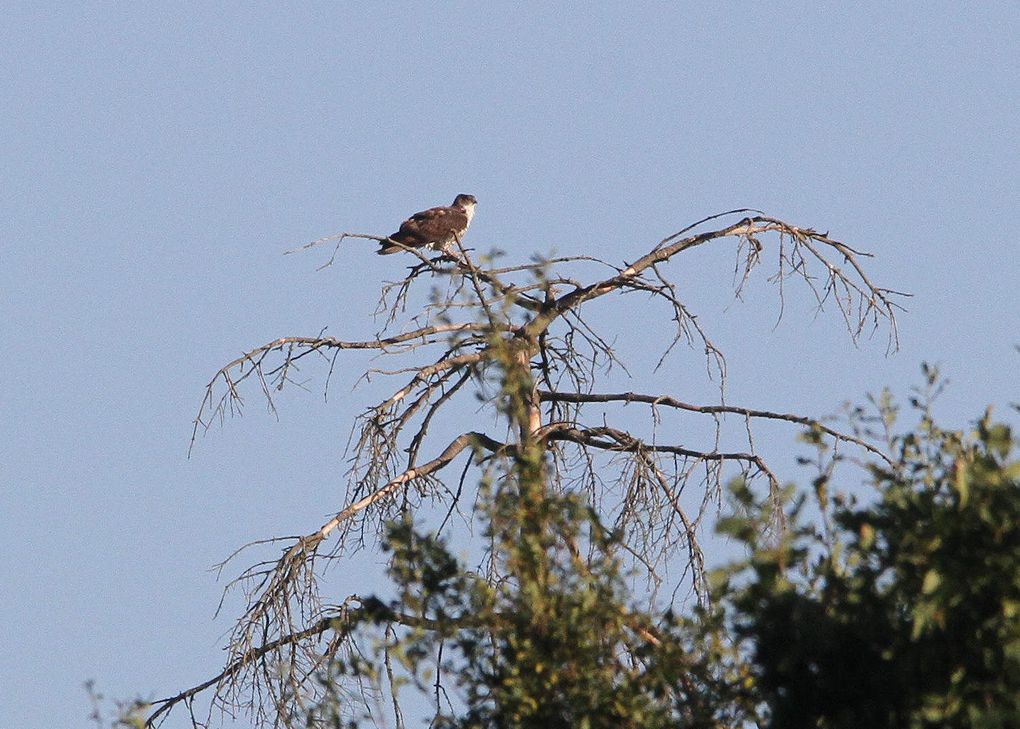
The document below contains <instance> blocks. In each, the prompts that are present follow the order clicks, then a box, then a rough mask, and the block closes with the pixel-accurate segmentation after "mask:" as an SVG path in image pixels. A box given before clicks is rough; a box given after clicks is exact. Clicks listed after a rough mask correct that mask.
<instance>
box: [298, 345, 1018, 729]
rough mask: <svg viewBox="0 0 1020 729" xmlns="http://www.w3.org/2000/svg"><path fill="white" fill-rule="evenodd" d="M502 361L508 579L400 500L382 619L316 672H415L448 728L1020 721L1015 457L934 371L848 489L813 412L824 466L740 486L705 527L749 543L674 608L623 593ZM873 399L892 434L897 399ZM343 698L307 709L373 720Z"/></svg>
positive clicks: (497, 496) (813, 436)
mask: <svg viewBox="0 0 1020 729" xmlns="http://www.w3.org/2000/svg"><path fill="white" fill-rule="evenodd" d="M502 365H503V367H504V369H505V371H506V373H507V375H506V380H505V381H504V382H503V383H502V387H503V392H504V395H505V396H506V405H505V408H506V413H507V415H508V416H509V418H510V419H511V421H512V422H514V423H516V424H517V425H518V426H519V432H520V433H521V441H520V443H519V444H518V446H517V449H516V450H515V451H514V452H513V453H510V454H508V455H509V458H508V459H507V461H506V463H507V464H508V466H507V467H506V470H505V472H502V473H494V474H493V476H492V478H491V479H490V480H488V481H486V483H484V484H483V485H482V488H481V491H480V496H479V513H481V514H483V515H484V516H483V521H484V522H485V523H486V525H487V532H486V535H487V537H488V540H489V544H490V549H491V559H492V566H493V568H494V569H493V571H492V574H493V575H500V576H501V577H499V578H494V579H485V578H483V577H482V576H479V575H477V574H475V573H473V572H471V571H469V570H468V569H467V568H466V567H465V566H464V565H463V564H462V563H461V562H460V561H459V560H457V559H456V558H455V557H453V556H452V555H451V553H450V550H449V547H448V545H447V544H446V542H445V541H444V540H443V539H441V538H439V537H436V536H435V535H430V534H423V533H421V532H420V531H419V530H418V529H416V527H415V525H414V524H413V522H412V521H411V520H409V519H406V518H405V520H403V521H400V522H397V523H394V524H391V525H390V527H389V531H388V537H387V539H386V542H385V548H386V550H387V551H388V552H389V553H390V554H391V556H392V558H391V560H390V564H391V567H390V576H391V577H392V579H393V581H394V584H395V585H396V587H397V596H396V598H395V599H393V600H391V601H385V602H384V601H382V600H378V599H372V600H368V601H365V610H364V611H363V612H362V613H361V614H360V621H361V622H360V624H358V625H357V626H355V627H354V629H353V630H354V631H355V633H361V634H366V633H367V632H368V631H369V630H370V629H372V628H373V626H375V627H376V629H377V631H376V635H377V638H376V642H375V644H374V646H375V647H374V651H366V652H362V653H354V654H352V655H351V656H349V657H348V659H347V660H345V661H338V662H336V663H334V665H333V666H332V668H331V670H332V671H333V673H332V674H331V675H330V676H329V677H328V678H327V684H328V685H330V686H336V685H339V684H340V683H342V681H343V680H345V679H350V678H352V677H354V678H357V679H359V680H362V681H367V682H368V684H369V685H370V686H373V687H375V688H376V690H377V691H379V695H382V687H383V684H384V683H388V685H389V686H390V687H391V689H390V690H391V697H390V700H391V702H392V704H393V707H394V708H393V709H392V711H393V712H394V713H395V714H396V715H397V716H399V715H400V706H401V704H402V702H403V699H402V698H401V697H400V695H399V692H400V689H401V687H402V686H403V685H404V684H405V683H408V682H409V683H411V684H413V685H414V687H415V688H416V689H417V690H418V691H419V692H421V694H422V695H424V696H428V697H432V699H433V700H432V703H433V706H434V712H435V715H434V718H433V722H432V726H436V727H448V728H455V727H456V728H468V727H508V728H510V727H513V728H515V729H516V728H518V727H590V728H593V729H594V728H597V727H706V728H707V727H733V728H734V729H735V728H737V727H745V726H755V725H757V726H762V727H777V728H778V727H784V728H786V727H794V728H796V727H820V728H822V729H843V728H850V727H854V728H856V727H908V728H912V729H913V728H916V729H922V728H926V727H980V728H985V729H998V728H1003V729H1004V728H1005V727H1012V726H1020V461H1018V460H1017V459H1016V457H1015V456H1014V448H1015V440H1014V437H1013V434H1012V432H1011V431H1010V429H1009V427H1008V426H1006V425H1004V424H1002V423H996V422H994V421H993V420H992V418H991V416H990V414H986V415H985V417H984V418H982V419H981V421H980V422H979V423H978V424H977V426H976V428H975V429H974V431H973V432H972V433H969V434H964V433H960V432H956V431H948V430H943V429H941V428H939V427H938V426H937V425H936V424H935V423H934V420H933V419H932V417H931V415H930V412H929V410H928V408H927V406H926V402H927V397H928V396H929V395H930V394H931V393H932V392H934V390H935V385H937V373H936V372H934V371H933V370H928V371H927V374H928V376H929V390H928V394H927V395H925V396H923V397H921V396H919V397H918V398H915V399H914V401H913V402H912V404H913V405H914V406H915V407H916V408H917V409H918V411H919V412H920V415H921V417H920V421H919V423H918V425H917V426H916V427H915V428H914V429H913V430H912V431H911V432H908V433H906V434H904V435H901V436H897V437H891V441H890V445H891V446H892V451H891V452H893V453H895V457H894V458H893V459H892V461H891V462H889V463H884V462H883V463H876V464H871V465H870V466H868V468H869V474H870V481H871V486H873V488H874V491H873V492H872V493H871V494H869V496H868V497H867V498H864V499H862V500H861V501H860V502H858V501H857V500H855V499H852V498H848V497H846V496H845V495H842V494H840V493H839V492H837V491H835V490H834V489H833V485H832V484H831V483H830V477H831V473H832V469H831V467H829V466H827V465H826V458H829V462H830V463H831V460H832V459H831V454H828V455H827V454H826V448H827V446H826V445H825V442H824V440H823V439H821V438H819V437H817V436H818V434H817V433H812V432H809V433H808V434H807V435H806V436H805V439H804V440H805V441H806V442H807V443H808V444H809V445H811V446H813V447H814V448H816V449H817V452H818V457H817V459H815V460H813V459H803V462H804V463H814V464H816V465H818V466H819V475H818V477H817V478H815V479H814V481H813V483H812V488H811V489H809V490H804V491H800V492H799V494H798V492H797V491H795V490H794V489H792V488H790V489H788V490H787V491H786V493H785V494H784V495H783V498H782V503H784V504H785V508H784V509H783V511H784V512H785V513H784V514H779V513H778V512H777V509H778V508H779V507H778V506H777V505H776V503H775V502H774V501H773V500H769V501H767V502H765V504H764V505H761V504H759V503H758V499H757V497H756V495H755V494H754V493H753V492H752V491H751V490H750V489H749V488H748V486H747V485H746V484H745V483H743V482H738V483H735V484H733V486H732V506H733V509H732V512H731V513H730V514H729V515H728V516H725V517H723V518H721V519H720V520H719V521H718V524H717V528H718V530H719V531H720V532H721V533H722V534H724V535H726V536H728V537H730V538H732V539H734V540H736V541H738V542H741V543H743V544H744V545H746V547H747V555H748V556H747V558H746V559H744V560H742V561H739V562H737V563H734V564H731V565H729V566H727V567H724V568H722V569H719V570H716V571H714V572H713V573H711V574H710V576H709V585H710V588H711V590H712V594H713V600H714V602H713V605H712V607H710V608H697V609H695V610H693V611H691V612H690V613H689V614H686V615H675V614H673V613H672V612H666V613H665V614H656V613H654V612H652V611H649V610H647V609H642V608H639V607H637V606H636V605H635V604H634V603H633V601H632V600H631V598H629V596H628V592H627V590H626V586H625V581H624V578H625V575H624V574H622V572H621V566H620V562H619V560H618V559H617V558H616V556H615V555H616V551H617V548H618V546H619V542H618V540H617V535H614V534H612V533H610V532H608V531H607V530H606V529H605V528H604V527H603V526H602V524H601V523H600V522H599V520H598V518H597V516H596V515H595V514H594V513H593V512H592V511H591V510H590V509H589V508H588V507H586V506H585V505H584V503H583V501H582V500H581V499H579V498H577V497H575V496H572V495H569V494H562V493H558V492H555V491H553V490H552V489H550V488H549V487H548V485H547V479H546V467H547V465H546V463H545V460H544V454H543V452H542V449H541V447H540V445H539V444H537V443H535V442H533V441H529V439H528V430H527V428H526V427H525V423H526V420H527V418H528V403H527V399H526V398H527V397H528V393H530V392H531V383H530V378H529V375H528V372H527V371H526V370H525V369H523V368H520V367H518V366H517V365H516V359H515V358H514V357H513V356H512V355H508V356H507V358H506V360H505V361H504V362H503V363H502ZM877 403H878V404H879V406H880V414H879V418H878V419H876V422H879V423H881V426H882V428H883V429H885V430H886V431H890V432H891V429H892V428H893V427H894V426H895V421H896V417H897V410H896V407H895V405H894V404H893V402H892V400H891V398H889V397H888V396H883V398H881V399H880V400H878V401H877ZM780 517H785V524H786V528H785V529H782V530H778V531H777V530H776V529H775V528H774V527H775V525H776V524H777V523H784V522H783V519H782V518H780ZM393 663H396V664H399V666H400V668H401V669H402V670H403V672H404V674H405V675H406V676H407V678H405V679H400V678H395V677H394V671H393V667H392V664H393ZM384 678H385V681H384V680H383V679H384ZM448 692H451V693H448ZM453 692H455V695H456V698H454V699H452V700H451V698H450V697H451V695H452V693H453ZM350 706H351V703H350V702H346V701H345V700H341V699H340V698H338V697H337V695H336V694H334V695H333V699H332V700H331V701H327V702H326V703H324V704H323V705H321V706H320V707H318V708H317V709H316V710H315V711H313V712H312V715H311V720H312V721H313V722H314V721H315V720H317V719H326V720H328V722H329V723H331V725H333V726H337V727H339V726H341V724H342V721H346V722H348V724H347V725H349V726H357V725H359V724H360V723H361V722H362V721H367V722H370V723H374V720H375V718H378V713H379V712H378V710H377V711H376V712H375V714H374V715H373V713H372V712H368V713H366V714H364V715H363V716H361V717H357V716H352V712H351V709H350ZM379 709H380V710H381V706H380V707H379ZM341 716H343V717H345V718H344V719H343V720H341ZM398 724H399V722H398Z"/></svg>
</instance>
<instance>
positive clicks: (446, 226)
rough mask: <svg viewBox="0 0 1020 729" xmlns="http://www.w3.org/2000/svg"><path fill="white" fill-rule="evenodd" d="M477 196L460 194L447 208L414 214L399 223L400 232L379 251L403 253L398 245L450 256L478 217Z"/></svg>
mask: <svg viewBox="0 0 1020 729" xmlns="http://www.w3.org/2000/svg"><path fill="white" fill-rule="evenodd" d="M476 202H477V201H476V200H475V196H474V195H458V196H457V197H456V198H454V200H453V205H451V206H450V207H448V208H443V207H439V208H429V209H428V210H422V211H421V212H420V213H415V214H414V215H412V216H411V217H410V218H408V219H407V220H405V221H404V222H403V223H401V224H400V230H398V231H397V232H396V233H394V234H393V235H391V236H390V237H389V238H388V239H386V240H384V241H380V242H379V243H380V245H381V246H382V247H381V248H380V249H379V250H378V251H377V252H378V253H379V255H381V256H386V255H389V254H390V253H396V252H398V251H401V250H404V249H403V248H401V247H400V246H399V245H397V243H400V244H402V245H405V246H407V247H409V248H426V249H430V250H438V251H442V252H443V253H449V251H450V249H451V247H452V246H454V245H455V244H456V242H457V241H458V240H463V238H464V233H465V232H467V229H468V226H469V225H471V218H473V217H474V215H475V203H476Z"/></svg>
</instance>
